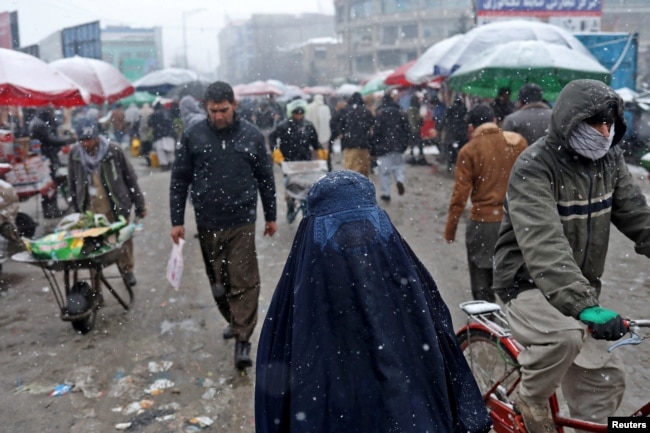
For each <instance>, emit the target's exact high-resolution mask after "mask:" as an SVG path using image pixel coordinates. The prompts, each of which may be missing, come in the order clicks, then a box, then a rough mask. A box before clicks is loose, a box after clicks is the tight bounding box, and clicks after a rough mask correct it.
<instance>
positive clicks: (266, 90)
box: [233, 81, 284, 98]
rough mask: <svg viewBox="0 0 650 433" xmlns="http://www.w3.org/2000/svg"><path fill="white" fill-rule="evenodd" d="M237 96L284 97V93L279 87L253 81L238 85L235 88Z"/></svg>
mask: <svg viewBox="0 0 650 433" xmlns="http://www.w3.org/2000/svg"><path fill="white" fill-rule="evenodd" d="M233 91H234V92H235V96H237V97H238V98H241V97H243V96H263V95H270V94H273V95H282V94H283V93H284V92H283V91H282V89H280V88H279V87H277V86H274V85H273V84H271V83H268V82H266V81H253V82H252V83H248V84H238V85H236V86H235V87H233Z"/></svg>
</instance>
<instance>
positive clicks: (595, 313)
mask: <svg viewBox="0 0 650 433" xmlns="http://www.w3.org/2000/svg"><path fill="white" fill-rule="evenodd" d="M579 319H580V320H581V321H582V322H584V323H585V324H586V325H588V326H589V329H590V330H591V336H592V337H594V338H595V339H597V340H618V339H619V338H621V337H622V336H623V335H625V333H626V332H627V330H628V326H627V324H626V323H625V321H624V320H623V318H621V316H620V315H619V314H618V313H617V312H616V311H612V310H607V309H605V308H600V307H587V308H585V309H584V310H582V311H581V312H580V316H579Z"/></svg>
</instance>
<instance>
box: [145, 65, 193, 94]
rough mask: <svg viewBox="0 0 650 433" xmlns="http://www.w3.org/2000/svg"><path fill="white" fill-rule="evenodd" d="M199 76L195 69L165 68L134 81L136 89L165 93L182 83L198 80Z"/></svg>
mask: <svg viewBox="0 0 650 433" xmlns="http://www.w3.org/2000/svg"><path fill="white" fill-rule="evenodd" d="M198 79H199V76H198V75H197V74H196V72H194V71H190V70H189V69H182V68H165V69H160V70H158V71H153V72H151V73H149V74H147V75H145V76H144V77H142V78H140V79H139V80H137V81H136V82H135V83H133V87H135V90H139V91H143V92H149V93H154V94H157V95H165V94H167V93H168V92H169V91H170V90H171V89H173V88H174V87H176V86H180V85H181V84H187V83H191V82H192V81H197V80H198Z"/></svg>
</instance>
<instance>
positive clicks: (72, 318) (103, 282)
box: [11, 240, 133, 334]
mask: <svg viewBox="0 0 650 433" xmlns="http://www.w3.org/2000/svg"><path fill="white" fill-rule="evenodd" d="M124 241H125V240H123V241H122V242H120V243H115V244H111V245H110V246H109V249H102V250H101V251H97V252H94V253H89V254H87V255H85V256H83V257H82V258H74V259H68V260H53V259H37V258H35V257H34V256H33V255H32V254H30V253H29V252H28V251H22V252H20V253H16V254H14V255H13V256H11V258H12V260H14V261H16V262H20V263H27V264H30V265H33V266H38V267H39V268H41V269H42V271H43V274H44V275H45V278H46V279H47V281H48V283H49V285H50V288H51V289H52V293H53V294H54V298H55V299H56V303H57V305H58V306H59V309H60V310H61V320H63V321H66V322H71V323H72V327H73V328H74V330H75V331H77V332H79V333H81V334H87V333H88V332H90V331H91V330H92V329H93V327H94V326H95V316H96V313H97V310H98V309H99V308H101V307H103V306H104V297H103V294H102V289H103V288H104V287H105V288H106V289H107V290H108V292H109V293H111V294H112V295H113V296H114V297H115V299H117V301H118V302H119V304H120V305H121V306H122V307H123V308H124V309H125V310H129V309H130V307H131V304H132V303H133V290H131V287H130V286H129V284H128V283H127V281H126V279H125V278H124V276H123V275H122V273H120V275H121V279H122V282H123V283H124V287H125V289H121V290H119V291H118V290H117V287H116V286H117V285H115V286H114V285H112V284H111V283H110V282H109V281H108V279H107V278H106V276H105V275H104V268H106V267H107V266H110V265H113V264H117V261H118V259H119V257H120V255H122V254H123V247H124ZM61 271H63V287H61V285H60V284H59V280H58V279H57V277H56V273H57V272H61ZM80 271H88V272H89V274H90V277H89V279H88V281H89V282H88V281H86V280H82V279H80V275H79V274H80Z"/></svg>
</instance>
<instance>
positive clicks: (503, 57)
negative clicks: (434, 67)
mask: <svg viewBox="0 0 650 433" xmlns="http://www.w3.org/2000/svg"><path fill="white" fill-rule="evenodd" d="M580 78H590V79H594V80H599V81H603V82H604V83H606V84H609V82H610V79H611V74H610V73H609V71H608V70H607V69H606V68H605V67H604V66H602V65H601V64H600V63H598V61H597V60H596V59H594V58H593V57H591V56H589V55H586V54H583V53H581V52H580V51H576V50H572V49H570V48H568V47H566V46H564V45H559V44H553V43H549V42H543V41H512V42H507V43H504V44H499V45H495V46H494V47H492V48H490V49H488V50H486V51H484V52H483V53H481V54H479V55H477V56H476V57H474V58H473V59H472V60H470V61H468V62H466V63H465V64H463V65H462V66H461V67H460V68H458V70H456V72H454V73H453V74H451V75H450V76H449V78H448V79H447V83H448V85H449V87H451V88H452V89H454V90H457V91H459V92H462V93H465V94H468V95H474V96H481V97H485V98H494V97H496V96H497V92H498V90H499V89H500V88H502V87H507V88H509V89H510V90H511V92H512V93H513V94H516V93H517V92H518V91H519V88H520V87H521V86H522V85H524V84H525V83H529V82H532V83H537V84H539V85H540V86H541V87H542V89H543V90H544V98H545V99H547V100H551V101H552V100H555V99H556V98H557V95H558V93H560V90H562V88H563V87H564V86H565V85H566V84H567V83H569V82H570V81H573V80H576V79H580Z"/></svg>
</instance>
